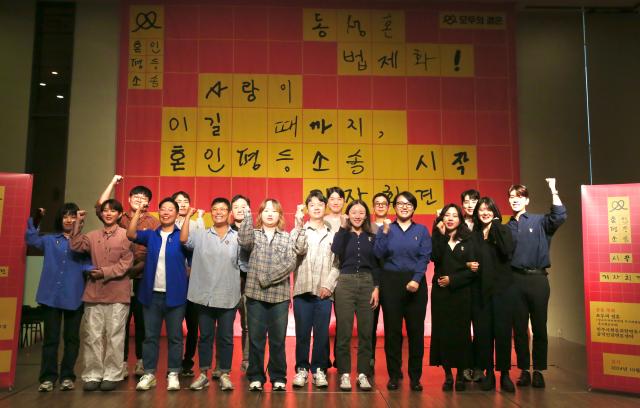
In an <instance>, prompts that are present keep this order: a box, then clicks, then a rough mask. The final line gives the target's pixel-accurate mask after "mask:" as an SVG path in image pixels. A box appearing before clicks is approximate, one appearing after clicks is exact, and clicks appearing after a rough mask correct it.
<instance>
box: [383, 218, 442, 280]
mask: <svg viewBox="0 0 640 408" xmlns="http://www.w3.org/2000/svg"><path fill="white" fill-rule="evenodd" d="M382 231H383V228H380V229H378V233H377V235H376V240H375V243H374V245H373V253H374V254H375V255H376V256H377V257H378V259H380V260H381V261H382V262H383V268H384V270H385V271H391V272H413V277H412V278H411V280H414V281H416V282H420V281H422V279H423V278H424V274H425V272H426V270H427V265H429V260H430V259H431V235H429V230H427V227H425V226H424V225H422V224H416V223H415V222H412V223H411V225H410V226H409V228H407V230H406V231H403V230H402V228H400V225H398V222H397V221H394V222H392V223H391V225H390V226H389V233H387V234H385V233H383V232H382Z"/></svg>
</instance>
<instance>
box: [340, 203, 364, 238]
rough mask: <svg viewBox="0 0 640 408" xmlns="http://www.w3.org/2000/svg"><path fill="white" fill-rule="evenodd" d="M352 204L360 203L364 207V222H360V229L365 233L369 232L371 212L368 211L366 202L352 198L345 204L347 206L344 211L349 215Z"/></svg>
mask: <svg viewBox="0 0 640 408" xmlns="http://www.w3.org/2000/svg"><path fill="white" fill-rule="evenodd" d="M354 205H361V206H363V207H364V213H365V219H364V222H363V223H362V230H363V231H364V232H366V233H367V234H371V213H370V212H369V207H368V206H367V203H365V202H364V201H362V200H353V201H351V202H350V203H349V204H347V208H346V210H345V212H344V213H345V214H347V215H349V210H350V209H351V207H353V206H354ZM348 222H349V226H351V221H348Z"/></svg>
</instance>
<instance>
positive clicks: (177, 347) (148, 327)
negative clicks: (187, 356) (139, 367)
mask: <svg viewBox="0 0 640 408" xmlns="http://www.w3.org/2000/svg"><path fill="white" fill-rule="evenodd" d="M165 299H166V294H165V293H162V292H153V297H152V298H151V304H150V305H147V306H143V308H142V311H143V313H144V329H145V336H144V343H142V361H143V363H144V372H145V373H151V374H154V373H155V372H156V369H157V368H158V351H159V348H160V345H159V339H160V331H161V329H162V321H163V320H164V321H165V322H166V325H167V343H168V347H169V352H168V362H167V365H168V369H169V370H168V371H169V372H170V373H179V372H180V369H181V367H182V320H184V311H185V309H186V304H184V305H181V306H176V307H167V303H166V301H165Z"/></svg>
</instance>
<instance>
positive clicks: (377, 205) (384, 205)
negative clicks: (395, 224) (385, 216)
mask: <svg viewBox="0 0 640 408" xmlns="http://www.w3.org/2000/svg"><path fill="white" fill-rule="evenodd" d="M373 206H374V207H387V206H389V204H387V202H386V201H381V202H376V203H373Z"/></svg>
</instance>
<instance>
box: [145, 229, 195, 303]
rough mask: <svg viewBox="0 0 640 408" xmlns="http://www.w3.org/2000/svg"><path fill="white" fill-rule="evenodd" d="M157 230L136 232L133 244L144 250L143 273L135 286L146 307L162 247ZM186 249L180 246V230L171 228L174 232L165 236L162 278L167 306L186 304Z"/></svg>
mask: <svg viewBox="0 0 640 408" xmlns="http://www.w3.org/2000/svg"><path fill="white" fill-rule="evenodd" d="M161 230H162V227H160V228H158V229H156V230H142V231H136V233H137V237H136V239H135V241H134V242H135V243H136V244H140V245H144V246H146V247H147V258H146V261H145V263H144V273H143V275H142V279H141V281H140V286H139V287H138V300H139V301H140V303H142V304H143V305H145V306H148V305H150V304H151V298H152V296H153V284H154V282H155V278H156V268H157V266H158V257H159V255H160V248H161V247H162V237H161V236H160V231H161ZM188 252H189V251H188V250H187V249H186V248H185V247H184V246H183V245H182V244H181V243H180V229H179V228H178V227H174V229H173V232H172V233H171V234H170V235H169V236H168V237H167V246H166V249H165V258H164V259H165V275H166V279H167V284H166V287H167V296H166V302H167V306H168V307H175V306H181V305H184V304H185V303H186V302H187V289H188V287H189V278H188V276H187V268H186V265H187V263H186V261H187V256H188Z"/></svg>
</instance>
